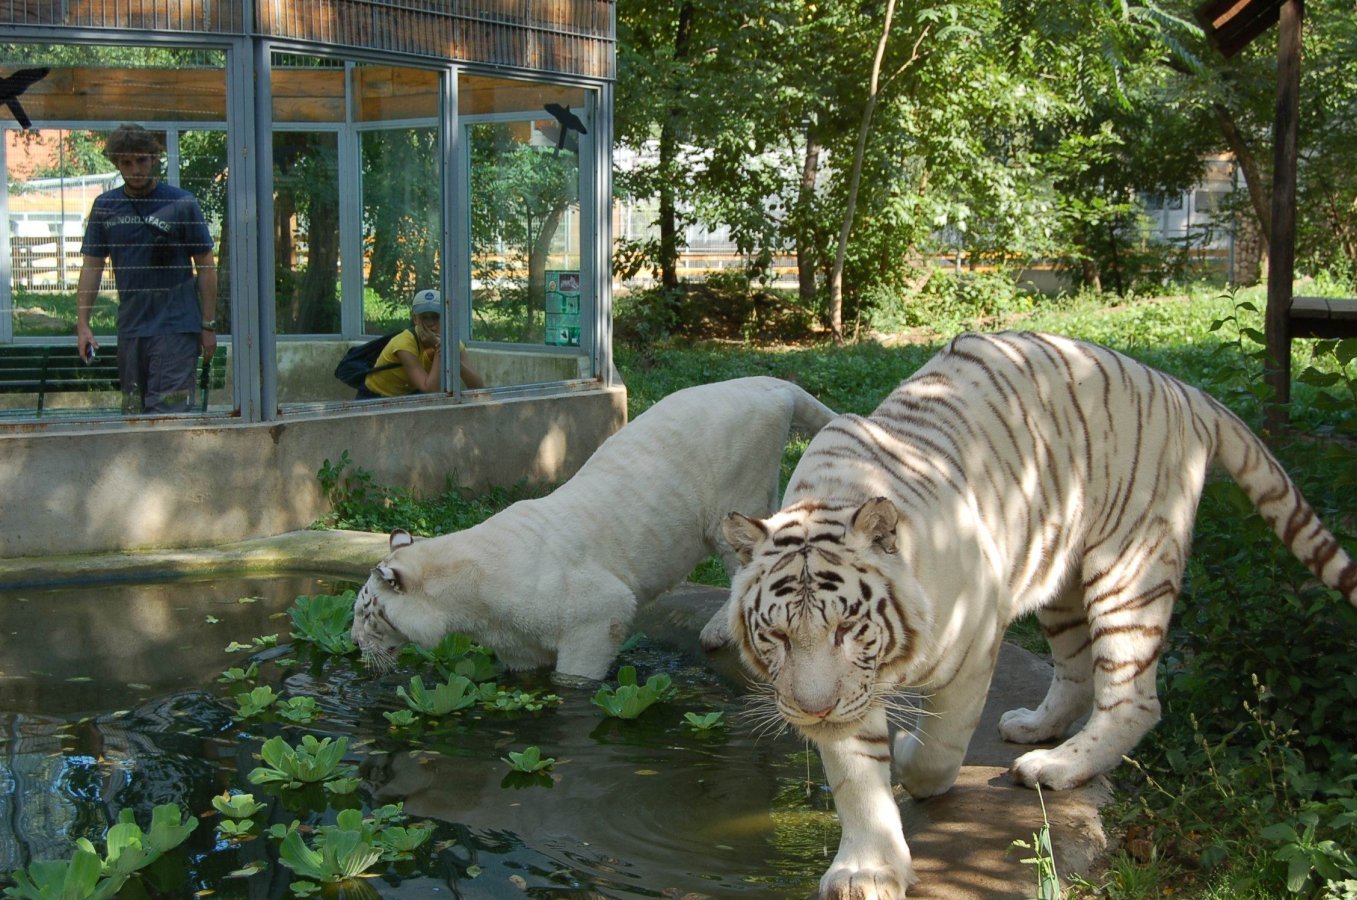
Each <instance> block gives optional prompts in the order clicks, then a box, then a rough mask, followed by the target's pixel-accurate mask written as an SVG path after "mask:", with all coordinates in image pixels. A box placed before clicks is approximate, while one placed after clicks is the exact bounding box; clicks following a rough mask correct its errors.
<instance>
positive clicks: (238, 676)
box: [217, 663, 259, 684]
mask: <svg viewBox="0 0 1357 900" xmlns="http://www.w3.org/2000/svg"><path fill="white" fill-rule="evenodd" d="M258 677H259V666H258V665H256V664H255V663H250V665H249V667H248V668H244V669H242V668H241V667H240V666H232V667H231V668H229V669H227V670H226V671H225V672H222V673H221V677H220V678H218V679H217V681H218V682H219V683H221V684H239V683H241V682H243V681H254V680H255V679H256V678H258Z"/></svg>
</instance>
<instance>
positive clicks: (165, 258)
mask: <svg viewBox="0 0 1357 900" xmlns="http://www.w3.org/2000/svg"><path fill="white" fill-rule="evenodd" d="M150 232H151V240H150V245H151V265H153V266H155V267H157V268H160V267H162V266H172V265H174V262H175V256H176V253H175V241H174V238H173V237H172V236H171V235H170V233H169V232H168V231H161V230H160V229H159V228H151V229H150Z"/></svg>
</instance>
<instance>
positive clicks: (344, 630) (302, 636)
mask: <svg viewBox="0 0 1357 900" xmlns="http://www.w3.org/2000/svg"><path fill="white" fill-rule="evenodd" d="M355 596H356V594H355V592H354V591H345V592H344V593H342V594H316V595H315V596H313V597H298V598H297V599H296V601H295V602H294V603H293V604H292V607H291V608H290V609H289V610H288V615H289V616H290V617H291V619H292V637H293V638H295V639H296V640H299V641H306V642H308V643H310V644H314V645H315V646H316V647H317V648H318V649H320V650H322V651H324V652H325V653H329V654H332V655H334V656H347V655H348V654H350V653H353V652H355V651H356V650H357V649H358V648H357V646H356V645H355V644H354V642H353V638H352V637H350V635H349V632H350V629H351V628H352V627H353V602H354V597H355Z"/></svg>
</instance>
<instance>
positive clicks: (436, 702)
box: [396, 675, 480, 716]
mask: <svg viewBox="0 0 1357 900" xmlns="http://www.w3.org/2000/svg"><path fill="white" fill-rule="evenodd" d="M396 693H397V694H399V695H400V697H401V699H403V700H404V701H405V702H406V704H407V705H408V706H409V707H410V708H411V709H413V710H414V711H415V712H419V713H424V714H425V715H430V716H445V715H447V714H448V713H450V712H456V711H457V710H459V709H466V708H467V707H468V706H472V705H474V704H475V703H476V702H477V701H478V700H479V699H480V693H479V692H478V691H477V689H476V683H475V682H474V681H472V680H471V679H470V678H467V677H465V676H463V675H453V676H452V677H451V678H449V679H448V680H447V681H446V682H444V683H443V684H440V685H436V686H434V687H433V688H426V687H425V686H424V679H423V678H421V677H420V676H418V675H416V676H414V677H413V678H411V679H410V690H409V691H406V689H405V688H403V687H398V688H396Z"/></svg>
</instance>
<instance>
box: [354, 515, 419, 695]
mask: <svg viewBox="0 0 1357 900" xmlns="http://www.w3.org/2000/svg"><path fill="white" fill-rule="evenodd" d="M411 543H413V539H412V538H411V537H410V534H409V532H407V531H404V530H403V529H397V530H395V531H393V532H392V533H391V551H392V553H393V554H394V553H395V551H396V550H399V549H400V548H401V547H405V546H407V545H409V544H411ZM404 592H405V586H404V583H403V579H402V575H401V571H400V569H399V568H397V567H396V566H394V565H393V564H392V560H391V557H390V556H388V557H387V558H386V559H384V560H382V561H381V562H380V563H378V564H377V565H376V566H375V567H373V570H372V573H371V574H370V575H368V580H367V581H366V582H365V583H364V584H363V587H362V589H361V590H359V592H358V596H357V597H355V598H354V601H353V627H352V628H351V629H350V631H349V636H350V637H352V638H353V642H354V643H355V644H357V645H358V649H359V650H361V651H362V652H363V659H364V661H365V662H367V664H368V665H369V666H371V667H373V668H375V669H377V670H378V671H382V672H384V671H386V670H388V669H390V668H391V667H392V665H394V663H395V661H396V655H397V654H398V653H400V650H401V648H402V647H404V646H405V645H406V643H408V642H409V638H407V637H406V636H405V634H403V633H402V632H401V630H400V629H399V628H397V627H396V626H395V625H394V624H393V623H392V621H391V619H390V617H389V616H388V615H387V609H388V608H389V606H388V604H390V603H393V602H394V603H399V602H400V595H401V594H402V593H404Z"/></svg>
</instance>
